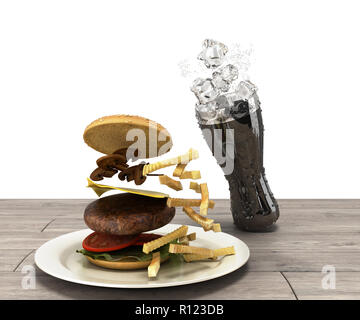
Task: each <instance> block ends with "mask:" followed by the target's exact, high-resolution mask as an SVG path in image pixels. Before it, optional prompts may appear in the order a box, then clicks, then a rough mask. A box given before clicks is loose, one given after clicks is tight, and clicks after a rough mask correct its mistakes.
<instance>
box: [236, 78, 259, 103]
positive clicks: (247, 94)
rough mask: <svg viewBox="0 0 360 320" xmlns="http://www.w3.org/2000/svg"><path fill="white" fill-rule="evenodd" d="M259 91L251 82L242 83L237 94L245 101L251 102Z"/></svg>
mask: <svg viewBox="0 0 360 320" xmlns="http://www.w3.org/2000/svg"><path fill="white" fill-rule="evenodd" d="M256 91H257V87H256V86H255V85H254V84H253V83H252V82H250V81H241V82H240V83H239V85H238V87H237V90H236V93H237V94H238V95H239V96H240V97H241V98H242V99H244V100H249V99H250V98H251V97H252V96H253V95H254V93H255V92H256Z"/></svg>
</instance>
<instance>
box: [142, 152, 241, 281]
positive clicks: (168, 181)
mask: <svg viewBox="0 0 360 320" xmlns="http://www.w3.org/2000/svg"><path fill="white" fill-rule="evenodd" d="M184 156H186V155H184ZM184 156H182V157H180V156H179V157H177V158H173V159H171V164H170V162H169V161H166V162H164V165H162V164H161V162H158V163H157V165H156V169H157V170H158V169H161V168H163V167H166V166H169V165H176V167H175V170H174V171H173V177H175V178H178V179H179V180H176V179H173V178H171V177H169V176H167V175H161V176H159V182H160V183H161V184H163V185H166V186H167V187H169V188H171V189H173V190H176V191H180V190H183V186H182V183H181V181H180V180H184V179H191V180H198V179H201V173H200V171H198V170H193V171H186V170H185V169H186V166H187V164H188V163H189V162H190V161H191V160H193V159H197V158H198V152H197V151H196V150H193V149H190V150H189V151H188V157H187V158H186V157H185V160H184ZM189 188H190V189H192V190H194V191H195V192H196V193H200V195H201V199H182V198H171V197H169V198H168V199H167V206H168V207H182V208H183V211H184V212H185V213H186V215H187V216H188V217H189V218H190V219H191V220H193V221H194V222H196V223H197V224H199V225H200V226H201V227H202V228H203V230H205V231H210V230H212V231H213V232H221V225H220V223H215V221H214V219H210V218H208V217H207V214H208V209H212V208H214V206H215V202H214V201H213V200H210V199H209V190H208V186H207V184H206V183H200V184H199V183H197V182H195V181H190V185H189ZM194 207H197V208H199V210H198V211H199V213H197V212H196V211H195V210H194ZM187 232H188V227H187V226H182V227H180V228H178V229H176V230H175V231H173V232H171V233H169V234H167V235H165V236H163V237H161V238H158V239H156V240H154V241H151V242H148V243H145V244H144V246H143V252H144V253H150V252H152V251H153V250H156V249H157V248H159V247H161V246H163V245H165V244H168V243H170V245H169V252H170V253H173V254H181V255H182V256H183V258H184V260H185V261H186V262H192V261H201V260H205V261H206V260H208V261H211V260H217V259H218V257H221V256H226V255H232V254H235V249H234V247H233V246H231V247H226V248H219V249H215V250H213V249H209V248H200V247H196V246H191V245H189V243H190V241H194V240H195V239H196V233H191V234H187ZM174 241H175V242H176V243H173V242H174ZM159 269H160V256H159V254H158V252H156V253H154V254H153V258H152V262H151V264H150V265H149V267H148V276H149V277H150V278H153V277H156V275H157V273H158V271H159Z"/></svg>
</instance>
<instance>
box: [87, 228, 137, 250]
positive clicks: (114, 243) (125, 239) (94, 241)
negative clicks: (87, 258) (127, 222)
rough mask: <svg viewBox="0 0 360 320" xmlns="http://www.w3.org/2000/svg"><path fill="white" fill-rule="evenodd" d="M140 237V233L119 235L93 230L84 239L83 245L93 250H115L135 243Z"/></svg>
mask: <svg viewBox="0 0 360 320" xmlns="http://www.w3.org/2000/svg"><path fill="white" fill-rule="evenodd" d="M138 238H139V235H138V234H136V235H126V236H118V235H111V234H106V233H100V232H93V233H91V234H89V235H88V236H87V237H86V238H85V239H84V241H83V243H82V246H83V248H84V249H85V250H88V251H92V252H107V251H115V250H120V249H123V248H126V247H129V246H131V245H133V244H134V243H135V242H136V241H137V240H138Z"/></svg>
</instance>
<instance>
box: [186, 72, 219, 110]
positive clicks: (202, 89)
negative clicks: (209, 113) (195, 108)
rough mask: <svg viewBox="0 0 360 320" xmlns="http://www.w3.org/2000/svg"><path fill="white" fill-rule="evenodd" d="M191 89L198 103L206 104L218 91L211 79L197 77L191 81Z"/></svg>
mask: <svg viewBox="0 0 360 320" xmlns="http://www.w3.org/2000/svg"><path fill="white" fill-rule="evenodd" d="M191 91H192V92H194V93H195V95H196V97H197V98H198V99H199V102H200V104H206V103H208V102H210V101H212V100H214V99H215V98H216V97H217V96H218V95H219V91H218V89H217V88H216V87H215V85H214V84H213V82H212V79H202V78H197V79H196V80H195V81H194V82H193V85H192V87H191Z"/></svg>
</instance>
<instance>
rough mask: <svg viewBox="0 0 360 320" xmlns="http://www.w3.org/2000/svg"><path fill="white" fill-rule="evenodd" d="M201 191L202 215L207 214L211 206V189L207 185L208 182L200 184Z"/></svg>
mask: <svg viewBox="0 0 360 320" xmlns="http://www.w3.org/2000/svg"><path fill="white" fill-rule="evenodd" d="M200 191H201V203H200V214H201V215H202V216H206V215H207V211H208V208H209V190H208V187H207V183H202V184H200Z"/></svg>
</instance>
